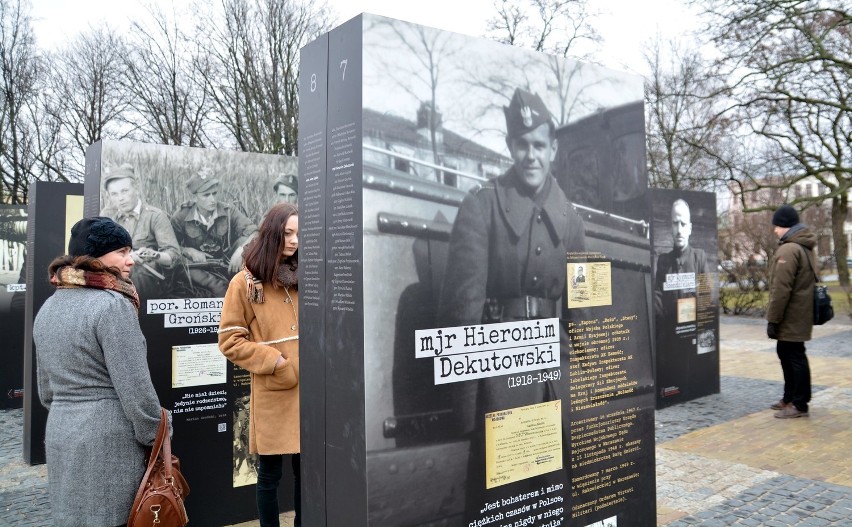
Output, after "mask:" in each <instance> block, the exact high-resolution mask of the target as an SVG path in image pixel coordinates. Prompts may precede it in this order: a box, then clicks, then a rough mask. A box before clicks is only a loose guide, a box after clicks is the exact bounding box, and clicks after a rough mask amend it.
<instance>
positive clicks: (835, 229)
mask: <svg viewBox="0 0 852 527" xmlns="http://www.w3.org/2000/svg"><path fill="white" fill-rule="evenodd" d="M848 212H849V197H848V194H847V193H846V192H843V193H841V194H840V195H838V196H835V197H833V198H832V199H831V235H832V237H833V238H834V261H835V262H837V276H838V279H839V281H840V285H841V287H843V289H844V290H845V291H846V292H847V295H848V294H849V268H848V267H847V265H846V255H847V254H849V252H848V250H849V248H848V244H847V243H846V233H844V232H843V225H844V224H845V223H846V215H847V214H848Z"/></svg>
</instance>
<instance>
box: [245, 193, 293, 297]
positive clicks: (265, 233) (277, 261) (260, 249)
mask: <svg viewBox="0 0 852 527" xmlns="http://www.w3.org/2000/svg"><path fill="white" fill-rule="evenodd" d="M298 215H299V209H298V208H297V207H296V206H295V205H292V204H290V203H278V204H276V205H274V206H273V207H272V208H271V209H269V211H268V212H267V213H266V217H265V218H264V219H263V223H261V224H260V230H259V231H258V233H257V236H255V237H254V240H252V241H251V243H249V244H248V245H247V246H246V248H245V250H244V251H243V261H245V264H246V268H248V270H249V271H250V272H251V274H253V275H254V277H255V278H257V279H258V280H260V281H261V282H263V283H271V284H272V286H273V287H278V280H277V279H276V278H277V276H278V267H279V266H280V265H281V264H282V263H285V264H288V265H289V266H290V269H291V270H293V271H295V270H296V269H298V268H299V251H298V249H297V250H296V253H295V254H293V256H290V257H288V258H287V259H286V260H285V259H284V258H283V256H282V255H281V253H282V251H284V226H285V225H287V220H289V219H290V216H298Z"/></svg>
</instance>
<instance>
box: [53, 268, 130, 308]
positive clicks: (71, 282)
mask: <svg viewBox="0 0 852 527" xmlns="http://www.w3.org/2000/svg"><path fill="white" fill-rule="evenodd" d="M50 283H51V284H53V285H55V286H56V287H57V288H59V289H74V288H82V287H91V288H94V289H110V290H112V291H115V292H117V293H121V294H122V295H124V296H126V297H127V298H128V299H129V300H130V302H131V303H132V304H133V307H134V308H136V311H137V312H138V311H139V294H138V293H137V292H136V287H134V286H133V282H131V281H130V280H125V279H123V278H118V277H117V276H115V275H114V274H112V273H109V272H106V271H101V272H94V271H84V270H82V269H75V268H73V267H70V266H67V265H66V266H65V267H60V268H59V270H58V271H56V274H55V275H53V276H51V277H50Z"/></svg>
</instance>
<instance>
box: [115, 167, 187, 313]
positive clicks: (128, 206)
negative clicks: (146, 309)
mask: <svg viewBox="0 0 852 527" xmlns="http://www.w3.org/2000/svg"><path fill="white" fill-rule="evenodd" d="M103 179H104V182H103V184H104V190H106V192H107V195H108V197H109V205H108V206H107V207H105V208H104V209H103V210H102V211H101V214H100V215H101V216H106V217H108V218H112V219H113V220H115V221H116V222H117V223H119V224H120V225H121V226H122V227H124V228H125V229H127V232H129V233H130V236H131V237H132V238H133V253H132V255H133V261H134V262H135V263H136V265H134V266H133V271H132V273H131V275H130V278H131V279H132V280H133V284H134V285H135V286H136V291H137V292H138V293H139V296H140V297H142V298H157V297H160V296H163V294H164V292H165V291H166V286H165V280H166V277H165V275H164V274H163V272H164V270H166V269H172V268H173V267H174V266H175V265H176V264H177V263H178V262H179V261H180V249H179V248H178V242H177V238H176V237H175V231H174V230H173V229H172V224H171V222H170V221H169V216H168V215H167V214H166V213H165V212H163V211H162V210H160V209H158V208H157V207H154V206H152V205H149V204H147V203H145V202H144V201H143V200H142V197H141V195H140V192H139V178H138V177H137V175H136V170H135V169H134V167H133V165H130V164H128V163H125V164H123V165H121V166H119V167H118V168H115V169H113V170H110V171H108V172H107V173H106V174H105V175H104V178H103Z"/></svg>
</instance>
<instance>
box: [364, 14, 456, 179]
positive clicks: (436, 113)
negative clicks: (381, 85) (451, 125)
mask: <svg viewBox="0 0 852 527" xmlns="http://www.w3.org/2000/svg"><path fill="white" fill-rule="evenodd" d="M371 29H372V30H378V31H387V32H388V34H390V35H392V38H389V39H388V42H391V43H392V44H389V46H396V43H398V42H401V43H402V46H403V48H402V49H401V50H400V49H396V50H391V49H388V50H387V51H388V52H389V53H388V56H393V59H392V62H387V63H385V64H384V65H383V70H384V71H386V72H387V78H388V79H391V80H392V82H394V83H395V84H396V86H397V87H398V88H399V89H400V90H403V91H405V92H407V93H408V94H409V95H411V96H412V97H413V98H414V99H415V100H417V101H420V103H421V108H420V110H421V111H422V112H423V116H424V118H425V119H426V125H427V127H428V130H429V142H430V144H431V147H432V162H433V163H434V164H436V165H441V164H442V160H441V146H440V141H439V130H440V129H441V127H442V119H443V118H442V116H441V115H442V114H441V108H440V104H439V101H438V98H439V97H438V94H439V91H440V89H439V86H441V84H452V82H454V78H455V77H456V74H457V73H458V71H457V67H458V66H457V64H458V63H457V61H456V60H455V58H456V55H457V54H459V53H460V52H461V51H462V48H461V42H460V41H459V39H458V38H457V36H456V35H454V34H452V33H448V32H445V31H438V30H435V29H432V28H428V27H424V26H417V25H412V24H408V23H405V22H400V21H398V20H393V19H379V20H377V21H375V25H374V26H373V27H372V28H371ZM399 51H403V52H404V53H405V57H404V58H401V57H400V56H399V55H398V54H396V53H398V52H399ZM383 55H384V53H381V52H380V53H378V54H377V56H378V57H379V60H382V58H381V57H382V56H383ZM434 172H435V179H436V180H437V181H441V180H442V177H443V176H442V174H441V171H440V170H438V169H435V170H434Z"/></svg>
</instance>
